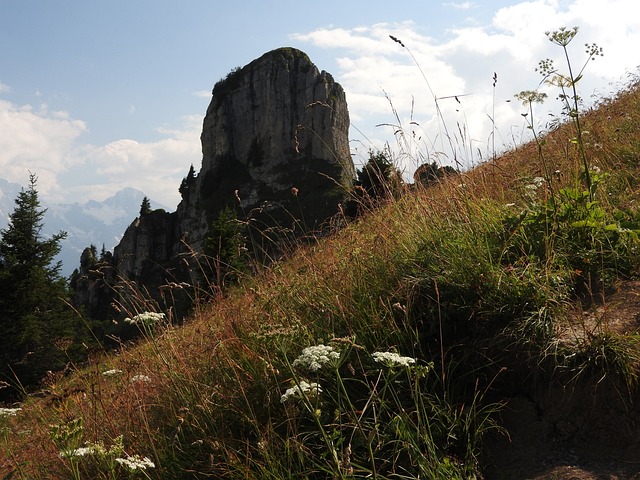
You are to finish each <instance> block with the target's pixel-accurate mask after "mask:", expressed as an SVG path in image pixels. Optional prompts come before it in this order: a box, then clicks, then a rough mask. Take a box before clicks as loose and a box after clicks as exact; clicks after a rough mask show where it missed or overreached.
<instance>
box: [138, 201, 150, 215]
mask: <svg viewBox="0 0 640 480" xmlns="http://www.w3.org/2000/svg"><path fill="white" fill-rule="evenodd" d="M149 213H151V201H150V200H149V197H144V198H143V199H142V203H141V204H140V216H142V215H147V214H149Z"/></svg>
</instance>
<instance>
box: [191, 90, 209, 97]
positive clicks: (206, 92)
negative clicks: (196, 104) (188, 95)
mask: <svg viewBox="0 0 640 480" xmlns="http://www.w3.org/2000/svg"><path fill="white" fill-rule="evenodd" d="M192 95H193V96H194V97H198V98H211V90H198V91H197V92H193V94H192Z"/></svg>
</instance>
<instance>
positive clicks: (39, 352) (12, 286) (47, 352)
mask: <svg viewBox="0 0 640 480" xmlns="http://www.w3.org/2000/svg"><path fill="white" fill-rule="evenodd" d="M36 181H37V178H36V176H35V175H31V176H30V178H29V188H27V189H26V190H24V189H23V190H22V191H21V192H20V193H19V194H18V197H17V198H16V201H15V203H16V207H15V210H14V212H13V213H12V214H11V215H10V217H9V225H8V226H7V228H6V229H4V230H2V231H0V312H2V315H0V331H2V335H0V377H4V378H2V379H3V380H5V381H9V382H10V383H11V382H15V381H16V380H18V381H19V382H20V383H21V384H22V385H23V386H27V385H31V384H34V383H35V382H36V381H37V380H39V379H40V378H41V376H42V375H43V374H44V372H46V371H48V370H52V371H54V370H56V369H57V368H59V367H60V366H61V365H62V364H64V362H65V360H66V357H67V356H68V354H69V351H68V350H69V348H71V343H72V342H71V341H70V339H71V338H73V337H74V336H75V332H74V330H75V327H74V325H71V323H70V322H67V321H66V320H68V319H69V318H70V317H72V316H71V315H69V314H70V311H68V310H67V308H66V305H65V303H64V300H65V299H66V297H67V296H68V289H67V284H66V280H65V279H64V278H63V277H62V276H61V275H60V262H54V258H55V256H56V255H57V254H58V252H59V251H60V241H61V240H62V239H64V238H65V237H66V233H65V232H59V233H57V234H55V235H53V236H51V237H50V238H45V237H44V236H43V235H42V226H43V217H44V214H45V211H46V210H44V209H41V208H40V201H39V200H38V192H37V191H36Z"/></svg>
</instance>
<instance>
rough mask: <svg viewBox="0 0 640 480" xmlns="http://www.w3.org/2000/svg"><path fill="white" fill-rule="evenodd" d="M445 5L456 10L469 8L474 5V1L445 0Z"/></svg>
mask: <svg viewBox="0 0 640 480" xmlns="http://www.w3.org/2000/svg"><path fill="white" fill-rule="evenodd" d="M443 5H444V6H445V7H453V8H455V9H456V10H469V9H470V8H472V7H474V3H473V2H460V3H457V2H447V3H444V4H443Z"/></svg>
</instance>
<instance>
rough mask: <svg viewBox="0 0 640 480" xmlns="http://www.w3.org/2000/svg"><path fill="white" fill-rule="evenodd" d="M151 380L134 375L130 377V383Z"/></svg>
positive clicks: (144, 376) (143, 376)
mask: <svg viewBox="0 0 640 480" xmlns="http://www.w3.org/2000/svg"><path fill="white" fill-rule="evenodd" d="M150 381H151V379H150V378H149V377H147V376H146V375H134V376H133V377H131V383H136V382H150Z"/></svg>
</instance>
